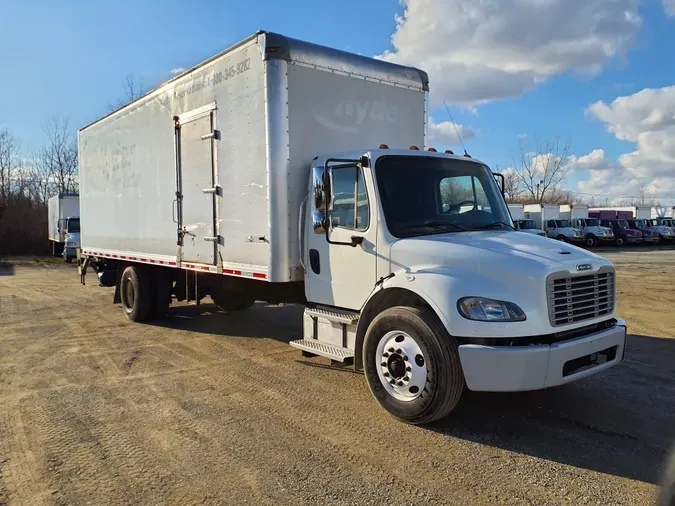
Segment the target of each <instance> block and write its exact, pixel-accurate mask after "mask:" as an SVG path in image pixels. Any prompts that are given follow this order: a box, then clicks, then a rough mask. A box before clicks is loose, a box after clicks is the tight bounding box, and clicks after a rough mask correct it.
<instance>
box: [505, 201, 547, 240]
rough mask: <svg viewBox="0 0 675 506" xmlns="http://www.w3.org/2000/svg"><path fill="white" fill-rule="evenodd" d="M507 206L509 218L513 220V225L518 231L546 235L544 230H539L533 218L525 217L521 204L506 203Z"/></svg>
mask: <svg viewBox="0 0 675 506" xmlns="http://www.w3.org/2000/svg"><path fill="white" fill-rule="evenodd" d="M508 207H509V213H511V219H512V220H513V226H514V227H516V229H517V230H518V231H519V232H525V233H526V234H534V235H540V236H542V237H546V232H544V231H543V230H541V228H539V227H538V226H537V224H536V223H535V222H534V220H526V219H525V211H524V209H523V207H524V206H523V204H508Z"/></svg>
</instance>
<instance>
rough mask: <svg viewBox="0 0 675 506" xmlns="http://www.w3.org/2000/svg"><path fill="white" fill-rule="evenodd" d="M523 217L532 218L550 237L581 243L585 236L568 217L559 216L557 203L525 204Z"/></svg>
mask: <svg viewBox="0 0 675 506" xmlns="http://www.w3.org/2000/svg"><path fill="white" fill-rule="evenodd" d="M523 209H524V212H525V218H526V219H529V220H533V221H534V222H535V224H536V225H537V227H538V228H540V229H541V230H543V231H544V232H546V236H547V237H550V238H551V239H558V240H559V241H564V242H569V243H572V244H583V243H584V240H585V236H584V234H583V232H582V231H581V230H579V229H578V228H574V227H573V226H572V225H571V223H570V220H569V219H565V218H562V217H561V214H560V206H559V205H557V204H526V205H525V206H524V208H523Z"/></svg>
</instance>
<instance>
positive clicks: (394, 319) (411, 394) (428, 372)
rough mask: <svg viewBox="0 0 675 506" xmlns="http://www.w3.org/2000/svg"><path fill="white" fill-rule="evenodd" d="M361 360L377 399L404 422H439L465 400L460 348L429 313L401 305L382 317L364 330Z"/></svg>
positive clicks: (369, 384) (371, 389)
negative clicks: (463, 398)
mask: <svg viewBox="0 0 675 506" xmlns="http://www.w3.org/2000/svg"><path fill="white" fill-rule="evenodd" d="M363 357H364V368H365V373H366V380H367V381H368V387H369V388H370V391H371V392H372V394H373V396H374V397H375V399H376V400H377V402H379V403H380V405H381V406H382V407H383V408H384V409H386V410H387V411H388V412H389V413H390V414H391V415H393V416H395V417H396V418H398V419H400V420H402V421H404V422H407V423H411V424H423V423H430V422H433V421H435V420H439V419H441V418H443V417H445V416H446V415H448V414H449V413H450V412H451V411H452V410H453V409H454V408H455V407H456V406H457V403H458V402H459V400H460V398H461V397H462V393H463V391H464V386H465V382H464V373H463V372H462V365H461V363H460V359H459V345H458V343H457V340H456V339H455V338H454V337H452V336H451V335H449V334H448V332H447V331H446V330H445V327H443V325H442V324H441V322H440V321H439V320H438V318H437V317H436V315H435V314H434V313H433V311H431V310H429V309H426V308H412V307H402V306H401V307H393V308H390V309H387V310H386V311H384V312H382V313H381V314H379V315H378V316H377V317H376V318H375V319H374V320H373V321H372V322H371V323H370V325H369V327H368V330H367V331H366V336H365V339H364V342H363Z"/></svg>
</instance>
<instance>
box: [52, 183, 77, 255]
mask: <svg viewBox="0 0 675 506" xmlns="http://www.w3.org/2000/svg"><path fill="white" fill-rule="evenodd" d="M47 220H48V224H47V231H48V234H49V240H50V241H51V243H52V254H53V255H54V256H55V257H60V256H63V258H64V259H65V261H66V262H68V263H70V262H72V261H73V259H74V258H75V256H76V250H77V248H79V247H80V200H79V195H78V194H77V193H60V194H58V195H54V196H53V197H51V198H50V199H49V200H48V201H47Z"/></svg>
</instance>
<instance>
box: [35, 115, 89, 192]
mask: <svg viewBox="0 0 675 506" xmlns="http://www.w3.org/2000/svg"><path fill="white" fill-rule="evenodd" d="M44 131H45V134H46V135H47V144H46V145H45V146H44V147H43V148H42V153H41V154H40V161H39V162H38V166H37V167H36V170H37V173H36V174H37V175H39V179H41V180H42V181H43V183H44V184H48V183H51V184H53V186H54V190H55V192H57V193H69V192H77V190H78V188H79V184H78V177H77V176H78V173H77V144H76V142H75V138H74V137H72V136H71V133H70V131H69V129H68V120H66V119H60V118H58V117H56V116H54V117H52V118H51V119H50V120H49V121H47V123H46V124H45V127H44ZM45 178H46V181H45Z"/></svg>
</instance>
